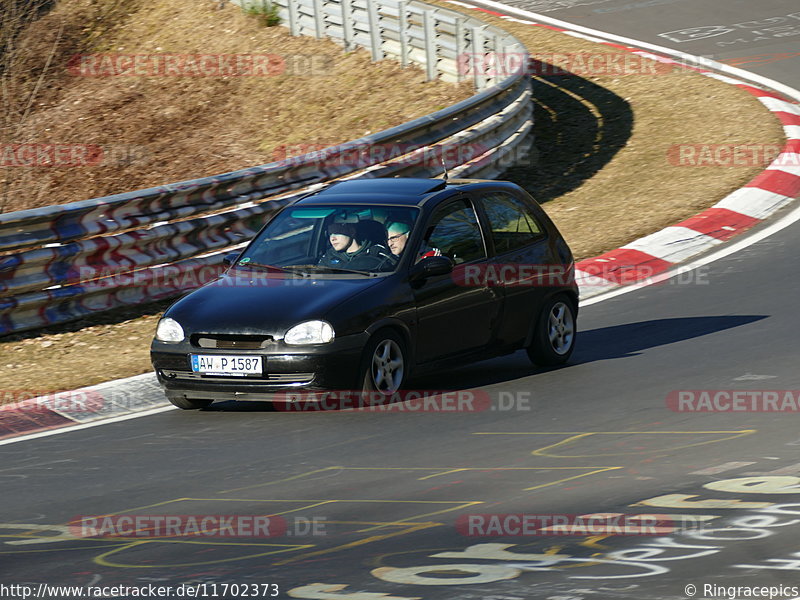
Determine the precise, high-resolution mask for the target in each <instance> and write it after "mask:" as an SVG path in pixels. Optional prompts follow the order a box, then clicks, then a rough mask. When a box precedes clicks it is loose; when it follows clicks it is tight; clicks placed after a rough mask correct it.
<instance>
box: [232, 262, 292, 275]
mask: <svg viewBox="0 0 800 600" xmlns="http://www.w3.org/2000/svg"><path fill="white" fill-rule="evenodd" d="M233 266H234V267H235V268H237V269H238V268H244V269H246V268H248V267H256V268H259V269H265V270H267V271H276V272H278V273H285V272H286V269H284V268H283V267H277V266H275V265H262V264H261V263H254V262H246V263H244V264H240V263H236V264H235V265H233Z"/></svg>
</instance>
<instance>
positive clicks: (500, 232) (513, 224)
mask: <svg viewBox="0 0 800 600" xmlns="http://www.w3.org/2000/svg"><path fill="white" fill-rule="evenodd" d="M482 199H483V206H484V208H485V209H486V215H487V216H488V217H489V223H490V225H491V229H492V239H493V240H494V247H495V252H496V253H497V254H504V253H505V252H509V251H511V250H516V249H517V248H522V247H523V246H527V245H528V244H531V243H533V242H535V241H536V239H537V238H539V237H541V236H542V234H543V232H544V229H543V228H542V226H541V225H540V224H539V222H538V221H537V220H536V217H534V216H533V212H532V211H531V209H530V208H529V207H528V206H527V205H526V204H525V203H524V202H523V201H522V200H520V199H519V198H517V197H516V196H513V195H511V194H508V193H506V192H490V193H488V194H485V195H484V196H483V198H482Z"/></svg>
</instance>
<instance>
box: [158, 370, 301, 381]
mask: <svg viewBox="0 0 800 600" xmlns="http://www.w3.org/2000/svg"><path fill="white" fill-rule="evenodd" d="M161 374H162V375H163V376H164V377H166V378H167V379H172V380H176V381H180V380H183V381H202V380H206V381H220V382H225V383H229V382H230V383H242V382H247V383H297V384H301V383H309V382H311V380H312V379H314V373H273V374H271V375H265V376H252V375H250V376H247V377H227V376H224V375H203V374H202V373H194V372H193V371H177V370H175V369H162V370H161Z"/></svg>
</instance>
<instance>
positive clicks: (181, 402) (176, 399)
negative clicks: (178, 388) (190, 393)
mask: <svg viewBox="0 0 800 600" xmlns="http://www.w3.org/2000/svg"><path fill="white" fill-rule="evenodd" d="M167 399H168V400H169V401H170V402H172V404H174V405H175V406H177V407H178V408H182V409H183V410H197V409H199V408H206V407H208V406H210V405H211V403H212V402H213V400H198V399H193V398H184V397H183V396H167Z"/></svg>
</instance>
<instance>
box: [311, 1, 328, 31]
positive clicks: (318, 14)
mask: <svg viewBox="0 0 800 600" xmlns="http://www.w3.org/2000/svg"><path fill="white" fill-rule="evenodd" d="M314 29H315V32H314V33H315V34H316V36H317V39H318V40H321V39H322V38H324V37H325V16H324V14H323V9H322V0H314Z"/></svg>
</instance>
